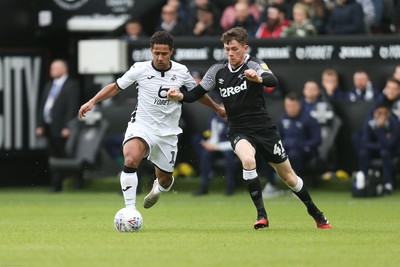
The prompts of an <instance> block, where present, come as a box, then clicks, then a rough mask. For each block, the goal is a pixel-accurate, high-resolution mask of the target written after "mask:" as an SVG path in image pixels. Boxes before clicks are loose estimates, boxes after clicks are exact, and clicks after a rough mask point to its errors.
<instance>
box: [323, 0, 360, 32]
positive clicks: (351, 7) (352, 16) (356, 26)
mask: <svg viewBox="0 0 400 267" xmlns="http://www.w3.org/2000/svg"><path fill="white" fill-rule="evenodd" d="M326 33H327V34H362V33H365V24H364V12H363V10H362V6H361V5H360V4H359V3H357V2H356V1H355V0H336V5H335V7H334V8H333V10H332V12H331V14H330V15H329V18H328V22H327V25H326Z"/></svg>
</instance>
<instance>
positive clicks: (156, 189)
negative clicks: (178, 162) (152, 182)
mask: <svg viewBox="0 0 400 267" xmlns="http://www.w3.org/2000/svg"><path fill="white" fill-rule="evenodd" d="M156 181H157V186H156V187H155V188H154V191H153V194H156V195H158V194H160V193H161V192H167V191H169V190H170V189H171V187H172V185H173V184H174V181H175V179H174V176H172V182H171V184H170V185H169V186H168V188H164V187H162V186H161V185H160V184H159V183H158V179H156Z"/></svg>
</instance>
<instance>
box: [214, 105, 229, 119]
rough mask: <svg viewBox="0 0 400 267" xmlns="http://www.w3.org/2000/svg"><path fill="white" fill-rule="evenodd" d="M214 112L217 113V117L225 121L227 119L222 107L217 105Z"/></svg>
mask: <svg viewBox="0 0 400 267" xmlns="http://www.w3.org/2000/svg"><path fill="white" fill-rule="evenodd" d="M215 112H217V114H218V116H220V117H221V118H223V119H225V120H226V119H227V117H226V111H225V107H224V105H218V108H217V110H216V111H215Z"/></svg>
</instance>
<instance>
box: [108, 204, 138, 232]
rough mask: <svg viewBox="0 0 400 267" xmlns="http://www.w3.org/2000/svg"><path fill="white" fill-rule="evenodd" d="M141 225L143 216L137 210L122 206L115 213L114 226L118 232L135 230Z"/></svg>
mask: <svg viewBox="0 0 400 267" xmlns="http://www.w3.org/2000/svg"><path fill="white" fill-rule="evenodd" d="M142 225H143V218H142V215H141V214H140V212H139V211H138V210H134V209H127V208H122V209H120V210H119V211H118V212H117V213H116V214H115V217H114V226H115V229H117V231H119V232H137V231H139V230H140V228H141V227H142Z"/></svg>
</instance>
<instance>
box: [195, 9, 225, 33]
mask: <svg viewBox="0 0 400 267" xmlns="http://www.w3.org/2000/svg"><path fill="white" fill-rule="evenodd" d="M221 33H222V28H221V26H220V25H219V18H218V15H217V12H216V9H215V7H214V6H213V5H212V4H210V3H208V4H205V5H202V6H198V7H197V22H196V24H195V25H194V27H193V29H192V34H193V35H194V36H217V35H220V34H221Z"/></svg>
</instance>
